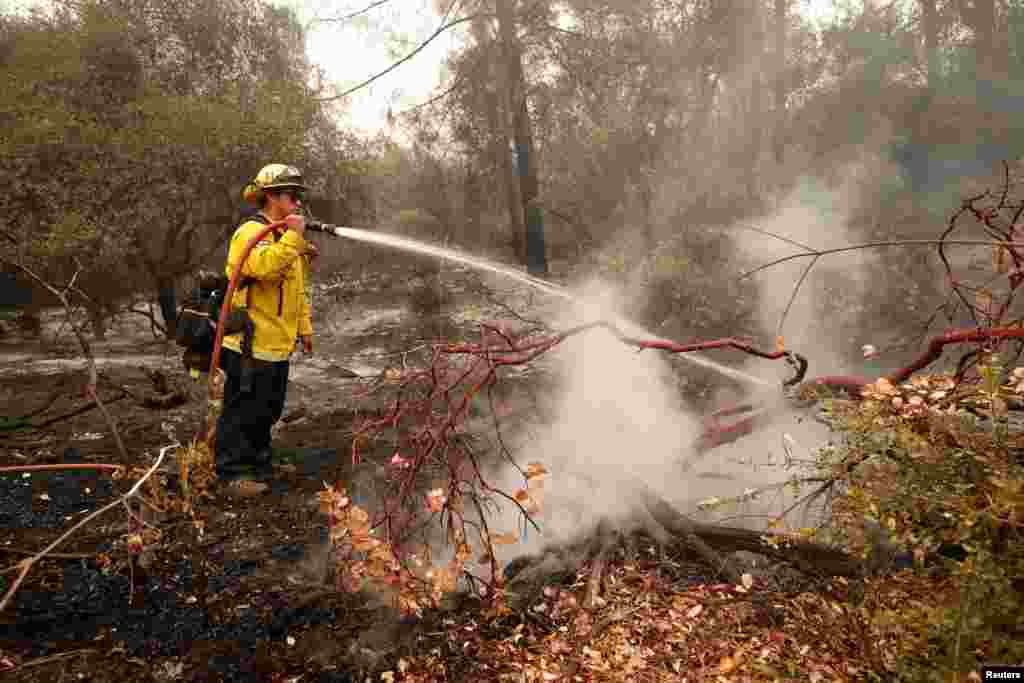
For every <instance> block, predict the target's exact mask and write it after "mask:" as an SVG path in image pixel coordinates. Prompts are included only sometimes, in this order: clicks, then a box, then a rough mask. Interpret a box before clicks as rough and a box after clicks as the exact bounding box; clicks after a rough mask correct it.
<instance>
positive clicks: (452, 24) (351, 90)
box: [318, 14, 484, 102]
mask: <svg viewBox="0 0 1024 683" xmlns="http://www.w3.org/2000/svg"><path fill="white" fill-rule="evenodd" d="M480 16H484V15H482V14H471V15H469V16H467V17H462V18H460V19H455V20H453V21H449V22H447V23H444V24H442V25H441V26H439V27H438V29H437V30H436V31H434V32H433V33H431V34H430V36H428V37H427V38H426V40H424V41H423V42H421V43H420V44H419V45H417V46H416V47H415V48H413V49H412V51H411V52H409V54H407V55H405V56H404V57H402V58H401V59H399V60H398V61H397V62H395V63H394V64H392V65H391V66H389V67H388V68H386V69H384V70H383V71H381V72H379V73H376V74H374V75H373V76H370V77H369V78H367V79H366V80H365V81H363V82H362V83H359V84H358V85H354V86H352V87H351V88H349V89H348V90H346V91H344V92H342V93H339V94H337V95H332V96H331V97H321V98H319V100H318V101H320V102H333V101H335V100H340V99H342V98H345V97H348V96H349V95H351V94H352V93H354V92H356V91H357V90H361V89H362V88H365V87H366V86H368V85H370V84H371V83H373V82H374V81H376V80H377V79H378V78H381V77H383V76H386V75H388V74H389V73H391V72H392V71H394V70H395V69H397V68H398V67H399V66H401V65H402V64H405V63H406V62H408V61H409V60H410V59H412V58H413V57H415V56H416V55H418V54H419V53H420V52H422V51H423V49H424V48H426V47H427V45H430V43H431V42H433V40H434V39H435V38H437V37H438V36H439V35H441V34H442V33H444V32H445V31H447V30H448V29H450V28H453V27H455V26H458V25H459V24H464V23H466V22H467V21H473V20H474V19H477V18H479V17H480Z"/></svg>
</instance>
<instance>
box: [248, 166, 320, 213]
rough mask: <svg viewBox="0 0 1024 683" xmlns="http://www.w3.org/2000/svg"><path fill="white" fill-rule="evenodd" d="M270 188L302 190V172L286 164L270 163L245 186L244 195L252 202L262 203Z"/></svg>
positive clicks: (304, 188) (303, 186) (303, 187)
mask: <svg viewBox="0 0 1024 683" xmlns="http://www.w3.org/2000/svg"><path fill="white" fill-rule="evenodd" d="M270 190H302V191H303V192H305V190H306V186H305V184H304V183H303V182H302V172H301V171H299V169H297V168H295V167H294V166H288V165H286V164H268V165H267V166H264V167H263V168H261V169H260V172H259V173H257V174H256V177H255V178H253V180H252V182H251V183H249V184H248V185H246V186H245V189H244V190H243V191H242V196H243V197H244V198H245V200H246V201H247V202H249V203H251V204H262V203H263V197H264V196H265V193H266V192H268V191H270Z"/></svg>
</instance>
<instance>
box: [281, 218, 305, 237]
mask: <svg viewBox="0 0 1024 683" xmlns="http://www.w3.org/2000/svg"><path fill="white" fill-rule="evenodd" d="M284 222H285V224H286V225H287V226H288V229H289V230H291V231H292V232H294V233H295V234H297V235H299V236H301V237H305V236H306V219H305V218H304V217H303V216H299V215H297V214H294V213H293V214H289V215H287V216H285V219H284Z"/></svg>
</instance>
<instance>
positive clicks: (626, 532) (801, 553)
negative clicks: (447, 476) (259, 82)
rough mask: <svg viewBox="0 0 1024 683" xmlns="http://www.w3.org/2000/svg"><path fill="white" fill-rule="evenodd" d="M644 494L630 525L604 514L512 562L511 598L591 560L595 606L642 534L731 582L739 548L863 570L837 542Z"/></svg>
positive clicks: (822, 571) (534, 592)
mask: <svg viewBox="0 0 1024 683" xmlns="http://www.w3.org/2000/svg"><path fill="white" fill-rule="evenodd" d="M640 496H641V505H640V506H639V507H638V510H637V514H636V517H635V518H634V519H633V520H631V521H630V523H629V525H628V526H625V527H624V526H623V525H621V524H619V525H616V524H613V523H612V522H611V521H610V520H607V519H602V520H601V521H600V522H599V523H598V525H597V527H596V528H595V530H594V531H593V532H591V533H589V534H587V535H585V536H584V537H583V538H582V539H580V540H577V541H575V542H572V543H569V544H562V545H555V546H551V547H548V548H545V549H544V550H543V551H542V552H541V554H540V555H539V556H532V557H525V558H517V559H516V560H515V561H514V562H513V563H510V565H509V570H508V573H509V577H508V578H509V581H508V590H509V595H510V596H512V597H513V601H514V602H515V603H517V604H519V605H520V606H521V605H524V604H530V603H531V602H533V601H534V600H535V599H536V598H537V597H538V596H539V594H540V592H541V591H542V590H543V587H544V585H545V584H550V583H562V582H565V581H571V580H573V579H575V578H576V575H577V573H578V572H579V571H580V570H581V569H582V568H583V567H584V566H586V565H588V564H589V566H590V568H589V577H588V581H587V589H586V594H585V602H584V604H585V606H592V605H593V604H594V603H595V602H596V600H597V598H598V597H600V592H601V585H602V582H603V580H604V576H605V573H606V571H607V567H608V563H609V560H610V557H611V555H612V551H613V549H614V548H615V547H616V546H618V547H621V548H623V549H625V548H626V547H627V546H630V545H632V543H635V542H636V540H637V538H638V537H640V536H646V537H649V538H650V539H653V540H654V542H655V543H656V544H657V545H659V546H661V547H662V548H667V547H675V548H677V549H684V550H685V551H687V552H688V553H690V554H692V555H693V556H694V557H695V559H696V560H698V561H699V562H700V564H702V565H703V566H706V567H708V568H709V569H712V570H713V571H714V572H715V573H716V575H718V576H719V577H721V579H722V580H723V581H724V582H728V583H733V584H738V583H740V582H741V580H742V574H743V572H742V569H741V568H740V567H738V566H737V565H736V563H735V562H734V561H733V560H732V559H731V558H730V557H729V556H730V555H731V554H732V553H735V552H739V551H746V552H750V553H756V554H759V555H763V556H766V557H768V558H770V559H772V560H775V561H778V562H782V563H785V564H787V565H790V566H792V567H794V568H795V569H798V570H799V571H800V572H802V573H803V574H805V575H809V576H811V577H815V578H818V577H822V576H842V577H847V578H851V577H853V578H856V577H860V576H863V572H864V568H863V564H862V563H861V562H860V561H859V560H858V559H856V558H854V557H851V556H850V555H849V554H847V553H846V552H844V551H843V550H841V549H839V548H835V547H832V546H828V545H824V544H821V543H814V542H810V541H806V540H802V539H794V538H791V537H789V536H784V535H780V534H771V533H768V532H762V531H755V530H752V529H744V528H740V527H730V526H723V525H718V524H706V523H701V522H695V521H693V520H691V519H690V518H688V517H686V516H685V515H683V514H682V513H680V512H679V511H678V510H676V509H675V508H673V507H672V506H671V505H670V504H669V503H668V502H666V501H665V500H664V499H663V498H661V497H660V496H658V495H656V494H654V493H653V492H651V491H649V490H642V491H641V492H640ZM768 539H773V540H772V542H769V540H768Z"/></svg>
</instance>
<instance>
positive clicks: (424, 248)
mask: <svg viewBox="0 0 1024 683" xmlns="http://www.w3.org/2000/svg"><path fill="white" fill-rule="evenodd" d="M306 229H307V230H313V231H315V232H322V233H326V234H329V235H334V236H336V237H346V238H348V239H352V240H356V241H357V242H365V243H368V244H377V245H380V246H384V247H390V248H392V249H399V250H401V251H411V252H416V253H420V254H424V255H426V256H433V257H436V258H440V259H445V260H448V261H453V262H455V263H460V264H462V265H465V266H470V267H472V268H475V269H477V270H483V271H487V272H490V273H494V274H496V275H501V276H504V277H507V278H509V279H511V280H515V281H517V282H520V283H522V284H525V285H528V286H530V287H533V288H534V289H537V290H539V291H541V292H544V293H545V294H550V295H551V296H556V297H559V298H561V299H565V300H568V301H572V302H574V303H578V302H579V298H578V297H576V296H574V295H573V294H571V293H570V292H569V291H568V290H567V289H566V288H565V287H562V286H560V285H556V284H554V283H551V282H548V281H547V280H543V279H541V278H539V277H535V276H533V275H529V274H527V273H524V272H523V271H521V270H517V269H515V268H512V267H510V266H503V265H500V264H497V263H494V262H492V261H488V260H486V259H482V258H480V257H477V256H470V255H469V254H464V253H462V252H459V251H457V250H454V249H449V248H447V247H439V246H436V245H432V244H427V243H425V242H421V241H419V240H414V239H410V238H408V237H400V236H398V235H390V234H387V233H381V232H377V231H373V230H363V229H360V228H349V227H343V226H339V225H332V224H330V223H323V222H321V221H317V220H315V219H307V221H306ZM614 322H615V325H616V326H617V327H620V328H622V330H623V331H624V332H626V333H627V334H628V335H629V336H633V337H646V338H653V339H654V340H655V341H658V342H670V341H671V340H668V339H662V338H660V337H658V336H657V335H655V334H653V333H651V332H650V331H648V330H645V329H643V328H642V327H639V326H637V325H635V324H633V323H632V322H630V321H629V320H625V319H623V318H620V317H618V316H615V320H614ZM682 358H683V359H684V360H686V361H689V362H691V363H694V364H695V365H700V366H702V367H704V368H707V369H709V370H714V371H715V372H718V373H720V374H722V375H726V376H728V377H731V378H732V379H735V380H738V381H740V382H743V383H745V384H756V385H759V386H762V387H771V388H775V387H777V386H778V384H777V383H774V382H769V381H767V380H764V379H761V378H760V377H755V376H753V375H749V374H747V373H745V372H741V371H739V370H734V369H733V368H730V367H728V366H726V365H721V364H720V363H716V362H714V361H711V360H708V359H706V358H701V357H700V356H695V355H691V354H682Z"/></svg>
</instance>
